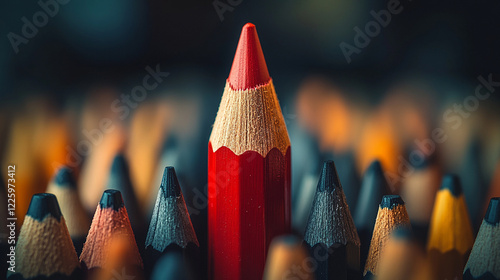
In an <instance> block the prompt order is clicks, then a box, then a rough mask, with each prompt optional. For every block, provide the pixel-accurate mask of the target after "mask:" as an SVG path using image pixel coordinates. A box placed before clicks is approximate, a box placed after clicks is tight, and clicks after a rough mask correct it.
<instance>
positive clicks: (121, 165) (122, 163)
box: [111, 153, 128, 172]
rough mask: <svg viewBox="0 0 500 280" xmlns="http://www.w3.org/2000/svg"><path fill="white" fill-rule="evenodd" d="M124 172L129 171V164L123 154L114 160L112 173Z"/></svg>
mask: <svg viewBox="0 0 500 280" xmlns="http://www.w3.org/2000/svg"><path fill="white" fill-rule="evenodd" d="M122 170H128V163H127V160H126V159H125V156H124V155H123V154H121V153H120V154H117V155H116V156H115V158H113V163H112V164H111V171H112V172H122Z"/></svg>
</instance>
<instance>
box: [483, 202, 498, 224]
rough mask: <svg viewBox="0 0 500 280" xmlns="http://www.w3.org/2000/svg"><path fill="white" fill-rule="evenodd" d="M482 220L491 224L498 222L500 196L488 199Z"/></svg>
mask: <svg viewBox="0 0 500 280" xmlns="http://www.w3.org/2000/svg"><path fill="white" fill-rule="evenodd" d="M484 221H485V222H487V223H490V224H492V225H496V224H498V222H500V197H494V198H492V199H490V204H489V205H488V210H486V215H484Z"/></svg>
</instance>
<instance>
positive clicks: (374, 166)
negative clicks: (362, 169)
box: [366, 159, 383, 173]
mask: <svg viewBox="0 0 500 280" xmlns="http://www.w3.org/2000/svg"><path fill="white" fill-rule="evenodd" d="M366 170H367V172H368V170H370V171H371V172H373V171H377V172H380V173H383V172H382V164H381V163H380V161H379V160H378V159H376V160H374V161H373V162H372V163H370V165H369V166H368V168H367V169H366Z"/></svg>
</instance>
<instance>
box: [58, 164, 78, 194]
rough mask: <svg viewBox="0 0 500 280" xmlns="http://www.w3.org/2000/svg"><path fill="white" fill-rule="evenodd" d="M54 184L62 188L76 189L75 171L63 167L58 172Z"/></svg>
mask: <svg viewBox="0 0 500 280" xmlns="http://www.w3.org/2000/svg"><path fill="white" fill-rule="evenodd" d="M52 182H54V183H55V185H56V186H58V187H61V188H70V189H76V180H75V177H74V176H73V171H72V170H71V169H70V168H69V167H67V166H63V167H61V168H59V170H57V173H56V175H55V176H54V178H53V179H52Z"/></svg>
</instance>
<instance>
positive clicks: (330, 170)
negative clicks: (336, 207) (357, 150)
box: [317, 160, 342, 192]
mask: <svg viewBox="0 0 500 280" xmlns="http://www.w3.org/2000/svg"><path fill="white" fill-rule="evenodd" d="M338 187H342V186H341V184H340V180H339V175H338V174H337V168H336V167H335V163H334V162H333V160H327V161H325V162H324V163H323V169H322V170H321V175H320V177H319V181H318V187H317V189H318V191H319V192H324V191H327V192H332V191H333V190H334V189H335V188H338Z"/></svg>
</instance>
